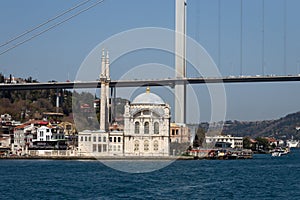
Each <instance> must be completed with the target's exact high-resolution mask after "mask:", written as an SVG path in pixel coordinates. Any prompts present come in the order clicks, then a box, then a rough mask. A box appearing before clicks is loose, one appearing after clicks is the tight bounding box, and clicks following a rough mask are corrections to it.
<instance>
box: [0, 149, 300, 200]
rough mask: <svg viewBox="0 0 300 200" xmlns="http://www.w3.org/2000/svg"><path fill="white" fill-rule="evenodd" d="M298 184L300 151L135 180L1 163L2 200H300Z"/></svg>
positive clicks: (95, 169) (181, 165)
mask: <svg viewBox="0 0 300 200" xmlns="http://www.w3.org/2000/svg"><path fill="white" fill-rule="evenodd" d="M299 183H300V151H299V150H293V151H292V153H290V154H289V155H287V156H285V157H278V158H271V156H270V155H255V156H254V159H252V160H223V161H222V160H195V161H176V162H174V163H172V164H171V165H169V166H168V167H166V168H163V169H160V170H158V171H155V172H151V173H135V174H132V173H125V172H120V171H116V170H114V169H111V168H109V167H107V166H105V165H103V164H102V163H100V162H99V161H61V160H0V199H126V198H128V199H145V198H148V199H300V184H299Z"/></svg>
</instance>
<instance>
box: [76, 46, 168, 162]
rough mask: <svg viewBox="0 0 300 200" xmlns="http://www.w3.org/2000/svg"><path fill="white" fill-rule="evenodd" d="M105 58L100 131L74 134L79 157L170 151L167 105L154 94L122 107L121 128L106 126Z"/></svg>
mask: <svg viewBox="0 0 300 200" xmlns="http://www.w3.org/2000/svg"><path fill="white" fill-rule="evenodd" d="M109 80H110V78H109V61H108V55H106V56H105V54H104V52H103V54H102V70H101V75H100V82H101V95H100V96H101V99H100V106H99V107H100V130H97V131H89V130H86V131H82V132H79V133H78V137H79V140H78V152H79V154H80V155H83V156H96V157H98V156H129V157H136V156H141V157H143V156H144V157H151V156H156V157H160V156H169V154H170V152H169V151H170V150H169V149H170V146H169V144H170V118H171V115H170V106H169V105H168V104H166V103H165V102H164V101H163V100H162V99H161V98H160V97H159V96H158V95H156V94H153V93H150V89H149V88H147V90H146V93H143V94H140V95H138V96H137V97H136V98H135V99H134V100H133V101H132V103H129V102H127V104H126V105H125V108H124V110H125V111H124V129H123V130H122V129H114V128H112V129H111V128H110V127H109V117H108V116H109V109H108V108H109V92H108V91H109Z"/></svg>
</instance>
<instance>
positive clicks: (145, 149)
mask: <svg viewBox="0 0 300 200" xmlns="http://www.w3.org/2000/svg"><path fill="white" fill-rule="evenodd" d="M144 151H149V141H148V140H145V141H144Z"/></svg>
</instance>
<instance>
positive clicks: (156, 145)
mask: <svg viewBox="0 0 300 200" xmlns="http://www.w3.org/2000/svg"><path fill="white" fill-rule="evenodd" d="M153 144H154V145H153V150H154V151H158V141H157V140H154V143H153Z"/></svg>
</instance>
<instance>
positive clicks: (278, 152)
mask: <svg viewBox="0 0 300 200" xmlns="http://www.w3.org/2000/svg"><path fill="white" fill-rule="evenodd" d="M288 153H290V148H289V147H276V148H275V149H274V150H272V151H271V155H272V157H280V156H284V155H287V154H288Z"/></svg>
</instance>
